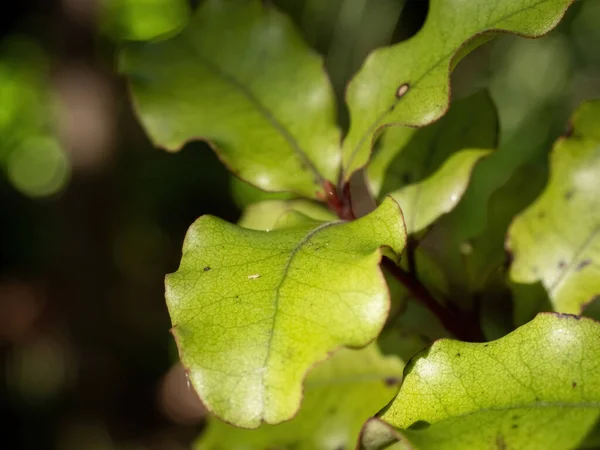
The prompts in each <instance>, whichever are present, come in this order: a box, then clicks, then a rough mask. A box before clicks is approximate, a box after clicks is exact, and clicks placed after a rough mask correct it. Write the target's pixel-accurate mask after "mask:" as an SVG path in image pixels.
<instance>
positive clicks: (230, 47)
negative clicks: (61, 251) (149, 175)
mask: <svg viewBox="0 0 600 450" xmlns="http://www.w3.org/2000/svg"><path fill="white" fill-rule="evenodd" d="M570 3H571V0H473V1H462V0H431V2H430V5H429V11H428V15H427V19H426V20H425V23H424V25H423V27H422V28H421V30H419V31H418V33H417V34H416V35H415V36H413V37H412V38H410V39H408V40H406V41H402V42H400V43H396V44H393V45H390V46H387V47H382V48H379V49H377V50H375V51H374V52H372V53H371V54H370V55H369V56H368V57H367V59H366V60H365V62H364V65H363V66H362V68H361V69H360V70H359V71H358V72H357V73H356V75H355V76H354V77H353V78H352V80H351V81H350V83H349V85H348V89H347V94H346V102H347V107H348V110H349V113H350V125H349V129H348V131H347V133H346V136H345V137H344V139H343V140H342V139H341V135H342V133H341V132H340V129H341V128H342V127H341V126H338V124H337V121H336V112H337V110H338V107H339V105H337V104H336V96H335V94H334V89H333V88H332V86H331V85H330V83H329V81H328V78H327V75H326V73H325V71H324V70H323V58H322V57H321V56H319V55H318V54H317V53H316V52H315V51H314V50H313V49H311V48H310V47H309V46H308V45H307V44H306V43H304V41H303V39H302V37H301V33H300V30H298V29H297V28H296V25H294V24H293V22H292V21H291V20H290V19H289V18H288V17H287V16H286V15H285V14H283V13H282V12H280V11H279V10H277V9H276V8H275V7H274V6H272V5H270V4H265V2H260V1H258V0H205V1H203V2H201V3H200V6H199V7H198V9H197V10H196V11H195V13H194V14H193V16H192V17H191V18H190V19H189V23H188V25H187V26H186V27H185V28H184V29H182V30H181V31H180V32H178V33H176V34H175V35H174V36H173V37H171V38H167V39H164V40H161V41H153V42H132V43H128V44H125V45H124V47H123V50H122V52H121V54H120V58H119V67H120V70H121V72H122V73H123V74H125V75H126V76H127V78H128V80H129V84H130V87H131V92H132V96H133V102H134V105H135V107H136V109H137V112H138V115H139V118H140V120H141V122H142V124H143V125H144V127H145V129H146V130H147V132H148V134H149V136H150V137H151V139H152V140H153V142H154V143H155V144H156V145H157V146H161V147H164V148H166V149H168V150H171V151H175V150H179V149H181V148H182V147H183V146H184V145H185V144H186V142H188V141H190V140H194V139H203V140H206V141H208V142H209V144H210V146H211V147H212V148H213V149H214V151H215V152H216V153H217V155H218V156H219V158H220V159H221V160H222V161H223V163H224V164H225V165H226V166H227V167H228V168H229V169H230V170H231V172H233V173H234V174H235V175H236V176H237V177H239V178H240V179H241V180H243V182H245V183H247V184H245V183H242V182H240V181H237V182H236V183H235V184H234V185H233V189H234V192H235V193H236V198H238V199H239V201H240V202H241V203H242V204H244V206H247V207H246V208H245V210H244V212H243V215H242V217H241V219H240V221H239V223H238V224H237V225H233V224H230V223H227V222H225V221H223V220H221V219H218V218H215V217H212V216H203V217H201V218H199V219H198V220H197V221H196V222H195V223H194V224H192V226H191V227H190V229H189V231H188V233H187V235H186V238H185V242H184V245H183V256H182V259H181V264H180V267H179V269H178V270H177V271H176V272H175V273H174V274H171V275H169V276H168V277H167V279H166V299H167V305H168V308H169V313H170V316H171V319H172V322H173V329H172V332H173V334H174V336H175V339H176V341H177V345H178V348H179V355H180V359H181V361H182V363H183V365H184V366H185V368H186V370H187V373H188V376H189V379H190V381H191V383H192V385H193V386H194V388H195V389H196V391H197V392H198V394H199V395H200V397H201V399H202V400H203V402H204V404H205V405H206V406H207V408H208V409H209V410H210V411H211V413H212V414H213V417H211V418H210V420H209V424H208V428H207V430H206V432H205V433H204V434H203V435H202V437H201V438H200V439H199V441H198V442H197V447H198V448H200V449H208V450H211V449H219V448H228V449H240V450H241V449H265V448H287V449H324V450H339V449H351V448H355V446H356V445H360V446H361V447H362V448H364V449H367V450H375V449H384V448H393V449H399V448H412V449H423V450H426V449H461V448H473V449H480V448H481V449H484V448H500V449H502V448H519V449H521V448H532V449H535V448H554V449H570V448H575V447H577V446H578V445H580V444H581V443H582V442H583V441H584V439H585V438H586V436H587V435H588V433H590V431H591V430H592V429H593V428H594V426H595V424H596V422H597V420H598V416H599V415H600V370H599V369H600V367H599V366H598V364H599V361H600V355H599V354H597V353H598V349H599V348H600V324H598V323H597V322H595V321H594V320H592V319H587V318H582V317H581V314H583V313H584V308H585V307H586V306H587V305H588V304H589V303H590V302H591V301H592V300H593V299H594V298H596V297H597V296H598V295H600V292H599V290H600V285H599V284H598V281H597V280H598V279H599V278H598V275H599V273H598V270H597V268H598V263H597V259H598V252H599V248H598V245H599V244H598V243H599V242H600V240H599V239H598V236H597V235H598V230H600V215H599V214H598V211H599V210H600V209H599V208H598V206H600V205H598V201H597V195H596V193H597V191H598V180H600V165H599V163H598V162H599V161H600V136H599V134H598V123H600V106H599V105H600V101H598V100H596V101H593V100H592V101H588V102H585V103H584V104H583V105H582V106H581V107H580V108H579V109H578V110H577V111H576V112H575V114H574V116H573V119H572V121H571V129H570V130H569V131H568V133H567V134H566V135H565V136H563V137H561V138H559V140H558V141H557V143H556V144H555V146H554V149H553V150H552V153H551V161H550V166H549V173H550V175H549V181H548V183H547V184H545V183H546V175H547V171H546V165H545V162H544V160H543V157H545V154H546V153H544V156H543V157H541V156H540V157H539V158H537V159H536V158H533V157H531V158H529V159H528V158H527V157H525V156H515V153H514V152H512V153H511V152H510V151H509V150H507V149H506V147H503V146H502V145H501V146H500V150H494V149H495V148H496V147H498V142H499V139H498V137H499V134H500V131H502V130H499V127H498V117H497V113H496V109H495V106H494V101H493V100H492V98H491V97H490V95H489V94H488V93H487V92H485V91H480V92H477V93H475V94H473V95H471V96H468V97H465V98H462V99H457V100H453V101H452V102H451V101H450V82H449V78H450V74H451V72H452V71H453V70H454V69H455V67H456V66H457V64H458V63H459V61H460V60H461V59H462V58H464V57H465V56H466V55H467V54H468V53H469V52H471V51H472V50H474V49H475V48H477V47H478V46H480V45H482V44H484V43H485V42H487V41H489V40H491V39H492V38H494V37H495V36H498V35H500V34H503V33H513V34H516V35H519V36H521V37H529V38H532V37H540V36H542V35H543V34H545V33H547V32H548V31H550V30H551V29H552V28H554V27H555V26H556V25H557V24H558V23H559V21H560V20H561V18H562V17H563V15H564V14H565V11H566V10H567V8H568V7H569V6H570ZM321 25H322V24H321ZM442 116H444V117H442ZM438 119H439V120H438ZM436 121H437V122H436ZM433 122H435V123H433ZM548 147H549V146H548ZM528 155H530V154H528ZM540 155H541V153H540ZM509 160H510V161H509ZM362 169H364V170H362ZM252 186H254V187H252ZM256 188H259V189H261V190H263V191H268V192H284V194H277V196H275V197H273V196H270V195H271V194H269V195H267V194H264V193H260V192H259V191H257V190H256ZM251 200H253V201H255V203H252V204H249V205H248V204H247V203H248V202H249V201H251ZM505 241H506V243H507V244H506V248H505ZM507 250H508V251H507ZM510 254H511V255H512V260H510V259H509V258H508V257H507V256H508V255H510ZM384 275H385V276H384ZM536 282H537V283H538V285H535V284H534V283H536ZM536 286H537V287H536ZM546 297H547V300H548V301H545V299H546ZM507 305H508V306H507ZM547 308H548V309H551V310H552V311H553V312H551V313H546V314H538V315H537V316H536V314H537V313H539V312H540V311H542V310H544V309H547ZM562 313H570V314H577V315H565V314H562ZM534 316H535V318H534V319H533V320H532V321H530V322H528V321H529V320H530V319H532V318H533V317H534ZM440 330H441V331H440ZM444 335H450V336H453V338H456V339H442V340H439V341H436V342H433V343H432V340H433V339H434V338H436V337H439V336H444ZM494 339H495V340H494ZM373 341H375V342H373ZM363 347H364V349H362V350H360V348H363ZM380 349H385V351H386V352H388V353H393V354H395V355H397V356H400V358H401V359H402V360H408V359H409V358H410V357H412V359H410V361H409V362H408V364H407V365H406V367H405V368H404V376H403V380H402V382H401V384H400V385H399V384H398V382H399V379H400V374H401V369H402V367H403V364H402V363H401V361H400V359H398V357H397V356H393V355H390V356H383V355H382V353H381V350H380ZM328 358H329V359H328ZM398 389H399V391H398ZM396 392H397V395H396ZM303 393H304V396H303ZM390 400H391V402H390ZM388 402H389V404H388ZM386 405H387V407H386ZM384 407H385V408H384ZM378 411H379V413H378ZM376 413H378V414H377V415H378V419H376V420H367V419H369V418H370V417H372V416H373V415H375V414H376ZM220 420H222V421H225V422H228V423H229V424H224V423H223V422H221V421H220ZM286 421H287V422H286ZM281 422H286V423H283V424H281ZM365 423H367V425H365V426H364V427H363V424H365ZM278 424H279V425H278ZM236 427H240V428H236ZM257 427H259V428H258V429H256V430H247V429H246V430H244V429H241V428H249V429H253V428H257ZM361 427H362V428H363V429H362V432H361V433H360V436H359V431H360V429H361ZM358 441H360V444H359V442H358Z"/></svg>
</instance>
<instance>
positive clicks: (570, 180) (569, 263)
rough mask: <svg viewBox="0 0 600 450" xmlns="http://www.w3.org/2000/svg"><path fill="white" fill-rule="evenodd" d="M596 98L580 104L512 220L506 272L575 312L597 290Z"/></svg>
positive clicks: (599, 157)
mask: <svg viewBox="0 0 600 450" xmlns="http://www.w3.org/2000/svg"><path fill="white" fill-rule="evenodd" d="M599 124H600V100H595V101H590V102H586V103H584V104H582V105H581V106H580V107H579V109H578V110H577V112H576V113H575V115H574V116H573V119H572V123H571V125H572V132H571V133H570V135H569V136H567V137H563V138H561V139H559V140H558V141H557V143H556V145H555V146H554V148H553V150H552V154H551V160H550V164H551V168H550V180H549V182H548V185H547V186H546V189H545V190H544V192H543V193H542V195H541V196H540V197H539V198H538V199H537V200H536V201H535V202H534V203H533V204H532V205H531V206H530V207H529V208H528V209H527V210H525V211H524V212H523V213H522V214H521V215H519V216H518V217H517V218H516V219H515V221H514V223H513V224H512V226H511V228H510V232H509V242H508V246H509V247H510V249H511V250H512V253H513V257H514V260H513V264H512V266H511V269H510V276H511V278H512V280H513V281H515V282H518V283H534V282H535V281H538V280H539V281H541V282H542V284H543V285H544V287H545V288H546V290H547V291H548V295H549V297H550V300H551V302H552V306H553V308H554V310H555V311H560V312H567V313H580V312H581V310H582V308H583V307H584V306H585V304H586V303H588V302H590V301H591V300H593V299H594V298H595V297H596V296H597V295H599V294H600V197H599V196H598V192H599V191H600V127H599V126H598V125H599Z"/></svg>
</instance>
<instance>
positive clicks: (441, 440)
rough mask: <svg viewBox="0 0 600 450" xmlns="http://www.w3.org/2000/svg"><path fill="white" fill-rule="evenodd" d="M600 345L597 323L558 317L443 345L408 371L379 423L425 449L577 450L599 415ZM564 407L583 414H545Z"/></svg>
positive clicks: (540, 317)
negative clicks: (487, 338) (485, 339)
mask: <svg viewBox="0 0 600 450" xmlns="http://www.w3.org/2000/svg"><path fill="white" fill-rule="evenodd" d="M598 344H600V324H598V323H597V322H595V321H593V320H590V319H585V318H580V317H576V316H569V315H560V314H553V313H543V314H539V315H538V316H537V317H536V318H535V319H534V320H533V321H532V322H530V323H528V324H527V325H524V326H522V327H520V328H518V329H517V330H515V331H514V332H512V333H510V334H509V335H507V336H505V337H503V338H501V339H498V340H496V341H492V342H489V343H485V344H468V343H461V342H458V341H451V340H440V341H438V342H436V343H434V345H433V346H432V347H431V348H430V349H429V350H428V351H426V352H424V353H423V354H421V355H420V357H418V358H416V359H413V361H412V362H411V363H410V364H409V366H407V369H406V370H405V379H404V382H403V384H402V386H401V388H400V392H399V394H398V396H397V398H396V400H394V401H393V402H392V403H391V405H390V407H389V408H388V409H387V410H386V411H385V412H384V413H383V414H382V416H381V418H382V420H384V421H386V422H388V423H390V424H391V425H393V426H394V427H396V428H399V429H401V430H402V431H401V434H402V435H404V436H405V437H406V438H407V439H408V440H409V441H411V443H413V444H415V447H416V448H417V449H423V450H426V449H433V448H443V449H454V448H456V449H458V448H464V446H465V445H467V444H468V446H469V448H473V449H483V448H489V447H490V446H493V445H494V444H496V442H497V441H498V440H501V441H502V443H503V445H504V448H545V447H544V446H545V445H550V446H551V447H552V448H557V449H561V448H572V447H573V446H574V445H577V443H578V442H580V441H581V439H583V438H584V437H585V435H586V433H587V432H588V431H589V430H590V429H591V427H592V426H593V425H594V423H595V421H596V420H597V418H598V417H599V416H600V377H599V376H598V358H597V357H596V356H595V353H596V352H597V351H598V350H597V349H598V348H600V347H599V346H598ZM415 399H420V401H415ZM567 407H569V408H570V413H572V412H573V411H580V412H579V413H576V414H575V415H574V416H569V417H561V414H558V415H557V416H558V417H553V416H552V414H549V413H548V411H550V410H561V408H567ZM532 411H533V412H532ZM539 411H542V412H541V413H540V412H539ZM544 411H545V412H544ZM538 413H539V414H540V415H538ZM541 417H543V418H544V419H545V420H540V419H541ZM515 425H516V426H515ZM450 429H455V430H458V432H456V434H454V433H450V434H448V432H449V430H450ZM466 429H469V430H475V431H470V432H469V433H467V432H466ZM498 436H500V438H501V439H499V438H498ZM467 441H468V442H467ZM461 446H462V447H461ZM499 447H500V446H499Z"/></svg>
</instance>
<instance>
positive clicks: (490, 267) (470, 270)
mask: <svg viewBox="0 0 600 450" xmlns="http://www.w3.org/2000/svg"><path fill="white" fill-rule="evenodd" d="M507 155H510V153H509V149H508V148H501V149H500V150H498V151H496V152H494V153H493V154H492V155H490V157H489V158H486V159H485V160H483V161H481V163H480V164H478V165H477V166H476V167H475V169H474V174H473V176H472V178H471V184H470V185H469V187H468V189H467V192H466V193H465V195H464V197H463V199H462V200H461V202H460V203H459V205H458V206H457V207H456V208H455V209H454V210H453V211H452V212H450V213H449V214H448V215H446V216H444V217H442V218H441V219H440V220H439V221H438V222H437V223H436V224H435V225H434V226H433V227H432V229H431V230H430V232H429V233H428V234H427V235H426V236H425V238H424V239H423V241H422V242H421V245H420V247H419V248H418V249H417V254H418V253H419V252H424V253H426V254H427V256H428V257H429V258H430V259H431V260H433V262H435V263H436V264H437V265H438V266H439V267H440V268H441V269H442V270H443V272H444V273H445V274H446V277H447V279H448V282H449V284H450V288H449V290H448V291H447V293H448V294H449V295H450V297H451V298H452V299H453V300H454V301H458V302H463V304H462V307H463V308H470V307H471V304H470V301H471V299H472V297H473V295H479V294H480V293H481V292H482V291H483V290H484V289H486V288H487V287H488V286H489V285H490V283H491V282H492V281H494V279H495V278H496V277H498V276H500V275H503V271H504V268H503V263H504V261H505V259H506V252H505V249H504V242H505V238H506V232H507V230H508V227H509V225H510V223H511V221H512V219H513V217H514V216H515V214H518V213H519V212H520V211H522V210H523V209H524V208H525V207H526V206H527V205H528V204H530V203H531V202H532V201H533V200H534V199H535V198H536V196H537V195H538V194H539V192H540V191H541V189H542V188H543V183H544V181H545V172H546V170H545V163H544V161H543V159H541V158H535V159H534V161H531V162H530V163H528V164H524V165H523V166H521V167H520V168H518V169H517V170H515V171H514V173H513V175H512V176H511V177H510V179H509V180H508V181H507V182H506V183H504V184H503V185H501V186H500V187H499V188H497V189H494V186H493V182H492V184H491V185H490V178H493V175H494V173H495V172H510V171H511V170H514V169H507V168H506V167H503V166H502V159H506V158H507V157H508V156H507ZM480 216H483V217H480ZM481 219H483V220H481ZM478 221H481V222H483V223H482V224H480V225H474V222H478Z"/></svg>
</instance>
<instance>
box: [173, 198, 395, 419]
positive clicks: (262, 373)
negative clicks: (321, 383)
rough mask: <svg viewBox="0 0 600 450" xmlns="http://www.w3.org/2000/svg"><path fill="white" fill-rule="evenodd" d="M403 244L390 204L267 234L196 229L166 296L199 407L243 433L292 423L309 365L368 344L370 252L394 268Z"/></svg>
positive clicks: (203, 221) (376, 326)
mask: <svg viewBox="0 0 600 450" xmlns="http://www.w3.org/2000/svg"><path fill="white" fill-rule="evenodd" d="M301 222H302V221H301ZM303 223H306V221H304V222H303ZM405 238H406V231H405V228H404V223H403V221H402V214H401V212H400V209H399V207H398V205H397V204H396V203H395V202H394V200H392V199H390V198H388V199H386V200H385V201H384V202H383V203H382V204H381V205H380V206H379V207H378V208H377V209H376V210H375V211H373V212H372V213H370V214H368V215H366V216H364V217H362V218H360V219H358V220H356V221H353V222H341V221H338V222H326V223H318V222H315V221H310V222H309V224H308V225H302V226H297V227H289V226H288V227H285V228H280V229H275V230H272V231H270V232H266V231H256V230H249V229H245V228H241V227H238V226H235V225H231V224H229V223H227V222H225V221H222V220H220V219H217V218H214V217H211V216H204V217H201V218H200V219H198V220H197V221H196V222H195V223H194V224H193V225H192V226H191V228H190V230H189V231H188V234H187V236H186V239H185V242H184V246H183V257H182V261H181V265H180V267H179V270H178V271H177V272H176V273H174V274H172V275H170V276H168V278H167V281H166V288H167V290H166V297H167V305H168V308H169V313H170V315H171V319H172V322H173V333H174V335H175V337H176V339H177V342H178V346H179V352H180V358H181V361H182V363H183V364H184V366H186V367H187V370H188V371H189V377H190V380H191V382H192V384H193V386H194V387H195V388H196V390H197V391H198V393H199V395H200V397H201V398H202V400H203V401H204V403H205V404H206V406H207V407H208V408H209V409H210V410H211V411H212V412H214V413H215V414H216V415H217V416H219V417H220V418H222V419H224V420H226V421H228V422H230V423H232V424H234V425H238V426H242V427H246V428H254V427H257V426H259V425H260V424H261V422H266V423H271V424H274V423H278V422H281V421H284V420H287V419H290V418H291V417H293V416H294V414H295V413H296V411H297V410H298V408H299V406H300V401H301V396H302V380H303V378H304V376H305V374H306V372H307V371H308V370H309V369H310V367H311V366H312V365H313V364H314V363H316V362H318V361H320V360H323V359H324V358H326V357H327V354H328V353H329V352H332V351H334V350H336V349H337V348H339V347H341V346H349V347H361V346H365V345H366V344H368V343H369V342H370V341H371V340H373V339H374V338H375V337H376V336H377V335H378V334H379V331H380V330H381V328H382V326H383V324H384V322H385V320H386V316H387V313H388V309H389V294H388V290H387V286H386V284H385V280H384V278H383V275H382V274H381V271H380V269H379V266H378V263H379V261H380V259H381V254H382V250H381V248H382V247H383V251H384V252H385V253H386V255H389V256H391V257H394V259H396V260H397V259H398V258H399V255H400V253H401V252H402V250H403V247H404V243H405Z"/></svg>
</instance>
